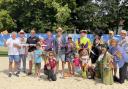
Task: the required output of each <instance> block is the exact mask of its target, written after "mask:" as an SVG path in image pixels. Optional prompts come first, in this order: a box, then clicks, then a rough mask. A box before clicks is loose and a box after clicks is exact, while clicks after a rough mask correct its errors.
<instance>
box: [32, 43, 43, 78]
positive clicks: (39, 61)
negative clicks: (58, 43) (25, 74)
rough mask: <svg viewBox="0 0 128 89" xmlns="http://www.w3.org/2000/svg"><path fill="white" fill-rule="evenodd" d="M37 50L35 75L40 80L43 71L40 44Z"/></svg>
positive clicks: (37, 45)
mask: <svg viewBox="0 0 128 89" xmlns="http://www.w3.org/2000/svg"><path fill="white" fill-rule="evenodd" d="M36 48H37V49H36V50H35V51H34V59H35V60H34V61H35V75H36V77H38V78H40V71H41V62H42V54H43V51H42V50H41V45H40V44H39V43H37V44H36Z"/></svg>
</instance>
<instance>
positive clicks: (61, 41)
mask: <svg viewBox="0 0 128 89" xmlns="http://www.w3.org/2000/svg"><path fill="white" fill-rule="evenodd" d="M56 31H57V35H56V38H55V39H54V51H55V53H56V57H57V68H56V69H57V72H58V68H59V60H61V61H62V77H64V65H65V44H66V39H65V37H64V36H63V35H62V33H63V29H62V28H60V27H59V28H58V29H57V30H56Z"/></svg>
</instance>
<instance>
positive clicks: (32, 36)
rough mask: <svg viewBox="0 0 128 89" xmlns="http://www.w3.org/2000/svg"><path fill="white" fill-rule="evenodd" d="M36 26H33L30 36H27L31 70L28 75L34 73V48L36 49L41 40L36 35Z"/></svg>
mask: <svg viewBox="0 0 128 89" xmlns="http://www.w3.org/2000/svg"><path fill="white" fill-rule="evenodd" d="M35 30H36V29H35V28H33V29H32V30H31V32H30V37H29V38H27V44H29V47H28V56H29V58H30V59H29V72H28V75H31V74H32V66H33V60H34V50H36V44H37V43H38V42H39V38H38V37H37V36H36V32H35Z"/></svg>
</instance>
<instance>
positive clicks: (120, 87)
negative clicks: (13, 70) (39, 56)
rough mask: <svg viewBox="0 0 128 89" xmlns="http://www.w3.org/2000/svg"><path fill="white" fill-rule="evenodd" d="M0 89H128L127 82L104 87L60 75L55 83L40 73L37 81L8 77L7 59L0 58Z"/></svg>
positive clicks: (33, 78)
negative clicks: (63, 77)
mask: <svg viewBox="0 0 128 89" xmlns="http://www.w3.org/2000/svg"><path fill="white" fill-rule="evenodd" d="M0 61H1V62H0V89H128V81H125V83H124V84H119V83H114V84H113V85H104V84H102V83H100V82H98V81H97V82H96V81H94V80H88V79H82V78H80V77H69V78H66V79H62V78H60V77H61V74H58V75H57V78H58V79H57V81H55V82H52V81H48V80H46V76H45V75H43V73H42V78H41V79H37V78H35V77H34V76H26V74H24V73H21V74H20V77H16V76H14V75H13V76H12V77H11V78H9V77H8V75H7V73H8V58H7V57H1V58H0Z"/></svg>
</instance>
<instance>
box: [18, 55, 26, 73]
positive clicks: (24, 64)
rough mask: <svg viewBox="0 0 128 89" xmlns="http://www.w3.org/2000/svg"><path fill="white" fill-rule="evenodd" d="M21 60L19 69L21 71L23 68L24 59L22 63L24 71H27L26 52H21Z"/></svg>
mask: <svg viewBox="0 0 128 89" xmlns="http://www.w3.org/2000/svg"><path fill="white" fill-rule="evenodd" d="M19 56H20V60H19V65H18V69H19V71H20V70H21V69H20V68H21V61H22V65H23V71H26V55H25V54H20V55H19Z"/></svg>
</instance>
